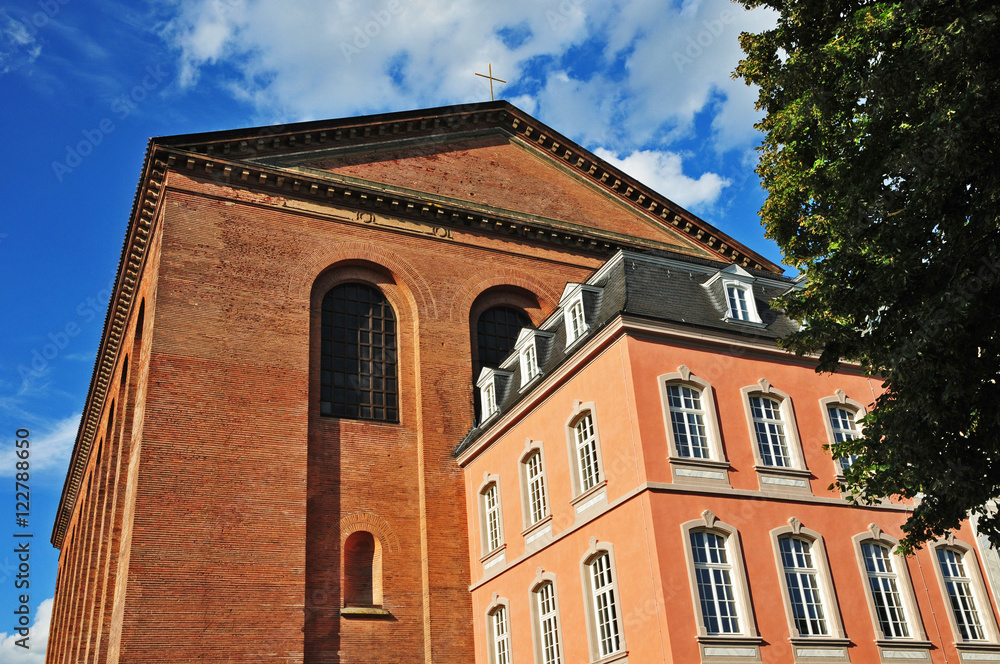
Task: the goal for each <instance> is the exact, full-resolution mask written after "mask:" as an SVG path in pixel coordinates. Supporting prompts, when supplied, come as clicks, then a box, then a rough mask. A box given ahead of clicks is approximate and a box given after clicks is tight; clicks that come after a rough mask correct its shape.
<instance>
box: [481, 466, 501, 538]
mask: <svg viewBox="0 0 1000 664" xmlns="http://www.w3.org/2000/svg"><path fill="white" fill-rule="evenodd" d="M499 494H500V492H499V490H498V489H497V485H496V483H495V482H494V483H493V484H491V485H490V486H489V488H487V489H486V491H484V492H483V509H484V510H485V512H486V551H487V552H490V551H495V550H496V549H497V548H499V547H500V544H501V543H502V542H501V537H500V495H499Z"/></svg>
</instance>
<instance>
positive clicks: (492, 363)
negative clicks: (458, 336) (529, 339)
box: [476, 307, 531, 369]
mask: <svg viewBox="0 0 1000 664" xmlns="http://www.w3.org/2000/svg"><path fill="white" fill-rule="evenodd" d="M529 325H531V319H530V318H528V316H527V315H526V314H525V313H524V312H523V311H521V310H520V309H515V308H513V307H492V308H490V309H487V310H486V311H484V312H483V313H482V314H481V315H480V316H479V321H478V322H477V323H476V341H477V342H478V345H479V368H480V369H482V368H483V367H494V368H496V367H499V366H500V361H501V360H502V359H503V358H505V357H507V356H508V355H509V354H510V351H511V350H513V348H514V342H515V341H517V335H518V334H519V333H520V332H521V328H522V327H528V326H529Z"/></svg>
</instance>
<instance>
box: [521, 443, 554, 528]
mask: <svg viewBox="0 0 1000 664" xmlns="http://www.w3.org/2000/svg"><path fill="white" fill-rule="evenodd" d="M524 470H525V473H526V475H527V479H528V506H529V511H530V517H531V525H534V524H536V523H538V522H539V521H541V520H542V519H544V518H545V516H546V515H547V514H548V513H549V507H548V500H547V497H546V495H545V473H544V471H543V469H542V454H541V452H534V453H533V454H532V455H531V456H529V457H528V458H527V459H526V460H525V462H524Z"/></svg>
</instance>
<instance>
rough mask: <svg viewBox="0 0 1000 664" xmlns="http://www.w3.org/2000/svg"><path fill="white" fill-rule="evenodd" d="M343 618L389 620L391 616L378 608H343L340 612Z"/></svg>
mask: <svg viewBox="0 0 1000 664" xmlns="http://www.w3.org/2000/svg"><path fill="white" fill-rule="evenodd" d="M340 615H341V616H343V617H344V618H377V619H383V618H391V617H392V614H391V613H389V612H388V611H386V610H385V609H383V608H382V607H379V606H345V607H344V608H342V609H341V610H340Z"/></svg>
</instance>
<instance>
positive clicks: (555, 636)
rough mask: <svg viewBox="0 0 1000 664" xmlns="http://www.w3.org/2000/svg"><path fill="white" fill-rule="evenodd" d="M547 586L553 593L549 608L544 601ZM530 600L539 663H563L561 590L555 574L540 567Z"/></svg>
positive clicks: (536, 656) (536, 658)
mask: <svg viewBox="0 0 1000 664" xmlns="http://www.w3.org/2000/svg"><path fill="white" fill-rule="evenodd" d="M546 588H547V589H548V591H549V593H550V594H551V603H550V604H551V605H550V606H549V608H548V610H546V608H545V606H544V603H543V601H542V600H543V597H544V594H545V590H546ZM529 600H530V604H531V618H532V620H531V623H532V637H533V642H534V644H535V661H536V662H538V663H539V664H563V663H564V662H565V657H564V653H563V643H562V634H563V632H562V619H561V617H560V614H559V592H558V588H557V586H556V576H555V574H552V573H551V572H545V571H543V570H542V569H541V568H539V569H538V571H537V573H536V575H535V581H534V583H532V585H531V590H530V592H529Z"/></svg>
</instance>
